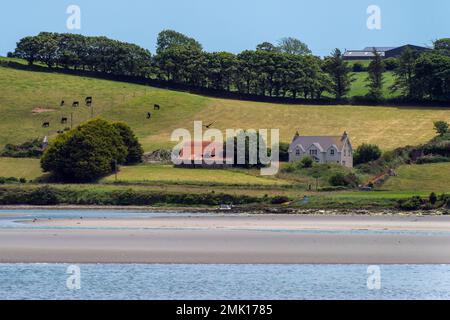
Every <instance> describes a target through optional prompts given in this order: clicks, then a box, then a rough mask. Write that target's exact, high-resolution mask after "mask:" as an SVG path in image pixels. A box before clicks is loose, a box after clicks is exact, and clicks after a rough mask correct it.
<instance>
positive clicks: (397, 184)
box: [382, 163, 450, 192]
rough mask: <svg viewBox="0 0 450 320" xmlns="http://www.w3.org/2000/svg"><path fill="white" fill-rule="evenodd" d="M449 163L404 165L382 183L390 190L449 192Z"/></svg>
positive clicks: (384, 187)
mask: <svg viewBox="0 0 450 320" xmlns="http://www.w3.org/2000/svg"><path fill="white" fill-rule="evenodd" d="M449 173H450V163H433V164H423V165H405V166H402V167H400V168H399V169H398V171H397V174H398V176H397V177H391V178H389V180H388V181H387V182H386V183H385V184H384V185H383V187H382V188H383V189H385V190H390V191H393V190H395V191H412V190H414V191H427V192H432V191H434V192H450V179H449V176H450V174H449Z"/></svg>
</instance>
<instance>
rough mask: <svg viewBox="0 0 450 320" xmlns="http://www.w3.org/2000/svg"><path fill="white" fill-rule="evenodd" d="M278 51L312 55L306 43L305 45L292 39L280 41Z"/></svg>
mask: <svg viewBox="0 0 450 320" xmlns="http://www.w3.org/2000/svg"><path fill="white" fill-rule="evenodd" d="M278 50H279V51H281V52H283V53H288V54H294V55H305V54H311V53H312V52H311V50H310V49H309V48H308V46H307V45H306V43H303V42H301V41H300V40H299V39H296V38H292V37H286V38H282V39H280V41H279V42H278Z"/></svg>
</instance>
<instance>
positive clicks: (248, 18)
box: [0, 0, 450, 55]
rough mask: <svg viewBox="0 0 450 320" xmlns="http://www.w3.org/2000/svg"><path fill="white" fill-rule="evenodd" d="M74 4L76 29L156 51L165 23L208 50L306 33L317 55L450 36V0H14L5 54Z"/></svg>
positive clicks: (1, 26) (8, 5) (5, 16)
mask: <svg viewBox="0 0 450 320" xmlns="http://www.w3.org/2000/svg"><path fill="white" fill-rule="evenodd" d="M72 4H75V5H78V6H80V8H81V13H82V17H81V23H82V28H81V30H79V31H76V33H81V34H85V35H105V36H108V37H111V38H114V39H118V40H123V41H127V42H132V43H136V44H138V45H141V46H143V47H145V48H148V49H150V51H152V52H155V43H156V37H157V34H158V32H159V31H161V30H162V29H174V30H177V31H179V32H182V33H185V34H187V35H189V36H192V37H194V38H196V39H197V40H199V41H200V42H201V43H202V44H203V46H204V48H205V49H206V50H207V51H230V52H235V53H236V52H240V51H242V50H245V49H254V48H255V46H256V45H257V44H258V43H261V42H263V41H270V42H276V41H277V40H278V39H280V38H282V37H285V36H292V37H296V38H299V39H301V40H302V41H304V42H306V43H307V44H308V45H309V47H310V48H311V49H312V50H313V52H314V54H317V55H325V54H328V53H329V52H330V51H331V50H332V49H333V48H336V47H338V48H341V49H346V48H347V49H358V48H363V47H366V46H395V45H400V44H404V43H411V44H416V45H430V44H431V41H433V40H434V39H437V38H441V37H450V1H448V0H427V1H419V0H369V1H367V0H340V1H336V0H309V1H306V0H226V1H218V0H164V1H162V0H127V1H123V0H71V1H66V0H39V1H35V0H34V1H31V0H27V1H24V0H15V1H3V2H2V5H1V8H0V10H1V11H0V30H1V34H0V55H5V54H6V52H8V51H12V50H13V49H14V47H15V43H16V42H17V40H18V39H20V38H21V37H24V36H26V35H34V34H37V33H38V32H40V31H54V32H68V30H67V29H66V20H67V17H68V15H67V14H66V9H67V7H68V6H69V5H72ZM369 5H378V6H379V7H380V8H381V17H382V29H381V30H369V29H368V28H367V27H366V20H367V18H368V15H367V14H366V10H367V7H368V6H369Z"/></svg>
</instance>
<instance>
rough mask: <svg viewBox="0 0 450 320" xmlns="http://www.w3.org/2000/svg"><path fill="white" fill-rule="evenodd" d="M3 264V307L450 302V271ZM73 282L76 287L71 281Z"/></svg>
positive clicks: (441, 267) (0, 280)
mask: <svg viewBox="0 0 450 320" xmlns="http://www.w3.org/2000/svg"><path fill="white" fill-rule="evenodd" d="M69 267H70V266H69V265H66V264H0V299H52V300H55V299H56V300H58V299H82V300H89V299H100V300H102V299H113V300H117V299H125V300H126V299H133V300H134V299H138V300H139V299H152V300H159V299H169V300H184V299H188V300H198V299H222V300H229V299H250V300H253V299H268V300H278V299H450V265H383V266H380V283H379V287H377V288H373V287H371V286H370V285H369V286H368V281H367V280H368V278H369V277H370V275H369V274H368V273H367V270H368V266H366V265H166V264H157V265H144V264H80V265H77V266H76V267H77V268H79V269H78V270H79V274H77V276H79V282H78V286H73V285H71V284H73V283H72V282H71V281H70V277H72V276H73V274H72V273H67V271H71V270H73V266H72V267H71V268H69ZM68 280H69V281H68Z"/></svg>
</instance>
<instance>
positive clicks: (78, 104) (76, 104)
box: [72, 101, 80, 108]
mask: <svg viewBox="0 0 450 320" xmlns="http://www.w3.org/2000/svg"><path fill="white" fill-rule="evenodd" d="M79 106H80V103H79V102H78V101H74V102H73V103H72V107H74V108H76V107H79Z"/></svg>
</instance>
